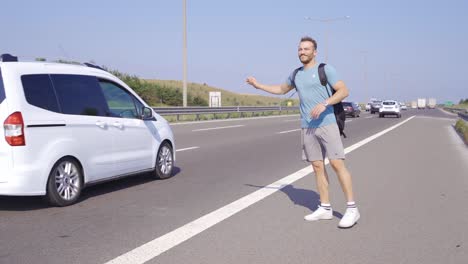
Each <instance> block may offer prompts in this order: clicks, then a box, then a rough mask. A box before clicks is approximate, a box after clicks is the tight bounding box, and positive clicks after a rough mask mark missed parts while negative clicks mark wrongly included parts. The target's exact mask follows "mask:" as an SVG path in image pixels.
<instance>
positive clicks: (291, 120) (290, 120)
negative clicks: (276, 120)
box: [283, 119, 300, 122]
mask: <svg viewBox="0 0 468 264" xmlns="http://www.w3.org/2000/svg"><path fill="white" fill-rule="evenodd" d="M299 121H300V119H289V120H283V122H299Z"/></svg>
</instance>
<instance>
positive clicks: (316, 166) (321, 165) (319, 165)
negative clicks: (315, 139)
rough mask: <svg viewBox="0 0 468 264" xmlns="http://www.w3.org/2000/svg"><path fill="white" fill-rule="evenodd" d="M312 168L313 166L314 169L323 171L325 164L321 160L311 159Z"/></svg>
mask: <svg viewBox="0 0 468 264" xmlns="http://www.w3.org/2000/svg"><path fill="white" fill-rule="evenodd" d="M311 163H312V168H314V171H316V172H317V171H323V170H324V168H325V164H324V163H323V160H315V161H312V162H311Z"/></svg>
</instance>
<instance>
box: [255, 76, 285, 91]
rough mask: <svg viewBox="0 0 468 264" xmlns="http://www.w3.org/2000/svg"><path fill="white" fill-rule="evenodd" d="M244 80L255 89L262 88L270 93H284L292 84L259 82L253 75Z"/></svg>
mask: <svg viewBox="0 0 468 264" xmlns="http://www.w3.org/2000/svg"><path fill="white" fill-rule="evenodd" d="M246 82H247V83H248V84H250V85H252V86H253V87H255V88H256V89H260V90H263V91H265V92H269V93H272V94H286V93H287V92H289V91H291V90H292V89H293V87H292V86H289V85H288V84H286V83H283V84H280V85H266V84H261V83H259V82H257V79H255V78H254V77H248V78H247V80H246Z"/></svg>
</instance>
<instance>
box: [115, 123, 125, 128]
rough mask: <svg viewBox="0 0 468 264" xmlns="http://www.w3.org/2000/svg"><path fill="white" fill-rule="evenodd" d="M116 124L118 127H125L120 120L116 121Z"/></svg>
mask: <svg viewBox="0 0 468 264" xmlns="http://www.w3.org/2000/svg"><path fill="white" fill-rule="evenodd" d="M114 126H115V127H117V128H120V129H122V128H123V127H124V125H123V124H122V123H120V122H114Z"/></svg>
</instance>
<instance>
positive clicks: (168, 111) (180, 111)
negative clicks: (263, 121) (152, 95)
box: [153, 106, 299, 121]
mask: <svg viewBox="0 0 468 264" xmlns="http://www.w3.org/2000/svg"><path fill="white" fill-rule="evenodd" d="M153 109H154V110H155V111H156V113H158V114H160V115H162V116H169V115H175V116H176V118H177V121H179V118H180V116H181V115H195V116H196V120H200V115H210V114H212V115H213V117H216V114H227V115H228V116H227V117H228V118H230V117H231V114H233V113H238V114H240V117H244V114H245V113H259V112H262V113H263V112H272V111H277V112H280V114H281V113H284V112H285V113H289V112H293V111H297V110H299V107H298V106H226V107H206V106H200V107H199V106H197V107H153Z"/></svg>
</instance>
